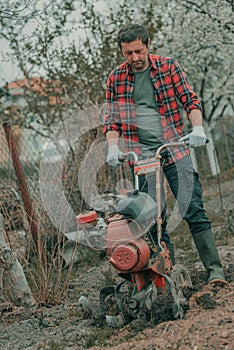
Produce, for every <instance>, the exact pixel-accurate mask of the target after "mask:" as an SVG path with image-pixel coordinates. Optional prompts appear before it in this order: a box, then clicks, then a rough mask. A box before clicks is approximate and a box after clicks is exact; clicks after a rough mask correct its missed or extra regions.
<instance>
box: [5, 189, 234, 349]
mask: <svg viewBox="0 0 234 350" xmlns="http://www.w3.org/2000/svg"><path fill="white" fill-rule="evenodd" d="M228 192H229V194H230V195H229V196H228ZM231 192H232V191H230V186H227V190H226V191H225V192H224V197H223V198H224V199H225V201H224V206H225V208H226V209H227V210H229V211H230V210H232V208H233V196H232V193H231ZM212 193H214V192H212ZM207 198H208V199H207V202H206V203H208V204H209V209H210V210H214V211H215V210H217V205H218V204H219V203H218V199H217V196H214V202H213V201H212V200H211V199H210V195H209V194H208V195H207ZM212 203H215V206H214V207H212ZM215 232H216V238H217V237H218V239H217V245H218V250H219V253H220V257H221V260H222V263H223V266H224V268H225V274H226V278H227V281H228V282H229V283H228V284H227V285H225V286H218V285H215V286H214V285H213V286H212V285H207V283H206V274H205V272H204V269H203V267H202V265H201V263H200V261H199V259H198V258H197V259H196V260H194V258H193V259H192V260H190V256H193V255H194V248H193V246H192V244H191V245H190V247H189V249H186V248H185V249H182V248H180V249H178V250H177V251H176V261H177V262H178V263H182V264H186V268H187V269H188V270H189V271H190V273H191V278H192V282H193V288H192V289H189V290H187V291H185V295H186V297H187V299H188V310H187V311H186V313H185V316H184V318H183V319H179V320H173V319H172V317H171V316H170V312H168V314H166V312H167V310H166V309H167V300H164V302H163V306H162V317H161V319H157V320H156V322H152V323H150V322H149V323H147V324H146V323H142V322H140V321H133V322H131V323H129V324H125V325H124V326H121V327H120V328H113V327H110V326H108V325H106V324H104V325H103V324H101V323H100V322H99V317H98V300H99V291H100V289H101V288H102V287H103V286H104V285H106V284H113V285H116V284H117V283H118V282H119V281H120V277H118V276H117V274H116V272H115V271H114V269H113V268H111V267H110V266H109V263H108V261H107V260H106V259H99V263H98V266H96V267H92V268H84V267H82V264H80V265H77V266H76V267H74V271H73V278H72V280H71V282H70V285H69V288H68V292H67V295H66V296H65V297H64V299H63V300H62V302H61V303H60V305H57V306H51V307H45V306H37V307H35V308H30V309H26V308H22V307H16V306H13V305H12V304H10V303H8V302H4V300H3V296H1V295H0V314H1V323H0V349H1V350H2V349H5V350H8V349H9V350H39V349H44V350H56V349H57V350H76V349H77V350H79V349H92V350H101V349H113V350H114V349H116V350H117V349H119V350H125V349H126V350H127V349H139V350H144V349H145V350H146V349H147V350H165V349H172V350H176V349H180V350H207V349H210V350H211V349H212V350H232V349H234V346H233V344H234V235H233V233H234V232H233V231H232V227H231V226H230V227H226V226H225V227H224V226H223V224H222V225H221V226H219V225H218V224H217V225H216V227H215ZM223 232H224V233H225V244H223V243H222V244H220V242H223V239H221V238H222V237H221V238H220V235H223ZM217 233H218V235H217ZM163 307H164V311H163ZM165 315H166V316H165ZM168 315H169V316H168Z"/></svg>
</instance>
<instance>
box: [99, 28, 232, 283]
mask: <svg viewBox="0 0 234 350" xmlns="http://www.w3.org/2000/svg"><path fill="white" fill-rule="evenodd" d="M149 44H150V39H149V37H148V34H147V31H146V30H145V29H144V28H143V27H142V26H140V25H137V24H133V25H127V26H125V27H123V28H122V29H121V30H120V31H119V33H118V45H119V47H120V50H121V52H122V54H123V56H124V58H125V62H123V63H122V64H121V65H120V66H118V67H117V68H116V69H114V70H113V71H112V72H111V73H110V75H109V77H108V80H107V89H106V102H107V113H106V116H105V125H104V130H103V131H104V134H105V135H106V138H107V141H108V147H109V149H108V155H107V162H108V163H109V164H110V165H112V166H117V165H118V164H119V159H118V157H119V155H121V153H122V152H121V151H120V149H119V138H120V136H121V135H122V136H123V139H124V144H125V151H126V152H129V151H134V152H136V153H137V154H138V155H139V158H140V159H144V158H146V157H149V156H152V154H155V152H156V150H157V149H158V147H159V146H161V145H162V144H163V143H168V142H177V141H179V140H185V139H186V138H187V136H185V131H184V125H183V121H182V117H181V115H180V111H179V109H180V107H181V106H182V107H183V109H184V110H185V112H186V114H187V117H188V119H189V121H190V123H191V125H192V132H191V133H190V134H189V146H190V147H198V146H202V145H204V144H205V143H206V135H205V133H204V129H203V126H202V111H201V105H200V102H199V100H198V98H197V96H196V94H195V92H194V91H193V90H192V88H191V86H190V85H189V83H188V81H187V79H186V76H185V74H184V72H183V71H182V69H181V67H180V65H179V64H178V62H176V61H175V60H174V59H172V58H168V57H162V56H158V55H152V54H150V53H149V51H148V47H149ZM162 168H163V173H164V175H165V176H166V178H167V181H168V183H169V186H170V188H171V190H172V192H173V194H174V196H175V197H176V198H177V202H178V206H179V210H180V213H181V215H182V217H183V219H184V220H186V222H187V223H188V226H189V229H190V232H191V234H192V237H193V239H194V242H195V245H196V247H197V250H198V253H199V256H200V258H201V261H202V263H203V265H204V267H205V269H206V271H207V274H208V282H214V281H223V282H224V283H225V276H224V272H223V268H222V264H221V261H220V258H219V255H218V251H217V248H216V244H215V240H214V235H213V233H212V230H211V223H210V220H209V219H208V217H207V215H206V211H205V209H204V207H203V202H202V188H201V184H200V182H199V176H198V173H197V172H195V170H194V169H193V165H192V161H191V157H190V151H189V148H188V147H187V146H181V147H180V146H178V147H177V148H171V149H170V150H168V152H167V153H166V154H164V158H163V161H162ZM154 179H155V176H152V175H151V176H150V175H149V176H148V177H147V176H146V179H145V180H146V182H147V191H148V193H149V194H150V195H151V196H152V197H153V196H154V195H153V191H152V190H151V188H153V189H155V182H154V181H155V180H154ZM153 198H154V197H153ZM165 226H166V224H165V223H164V230H163V231H164V233H163V235H164V237H163V239H164V238H166V240H168V243H167V242H166V243H167V244H168V245H170V238H169V236H168V235H167V232H166V229H165ZM169 250H170V247H169Z"/></svg>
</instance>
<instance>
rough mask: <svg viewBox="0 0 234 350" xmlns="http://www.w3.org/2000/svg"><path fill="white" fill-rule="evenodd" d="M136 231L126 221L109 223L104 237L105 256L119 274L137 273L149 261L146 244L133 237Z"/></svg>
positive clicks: (130, 222)
mask: <svg viewBox="0 0 234 350" xmlns="http://www.w3.org/2000/svg"><path fill="white" fill-rule="evenodd" d="M112 220H113V219H112ZM132 230H134V231H132ZM137 231H139V228H138V226H137V225H136V224H134V222H133V221H129V220H127V219H122V220H116V221H115V220H113V221H111V222H110V223H109V226H108V229H107V237H106V239H107V255H108V256H109V258H110V259H109V262H110V263H111V264H112V265H113V266H114V267H115V269H116V270H117V271H119V272H123V273H124V272H125V273H126V272H137V271H139V270H141V269H142V268H143V267H144V266H145V265H146V264H147V262H148V261H149V259H150V249H149V246H148V244H147V243H146V242H145V241H144V240H143V239H142V238H137V239H136V238H135V237H134V235H135V234H136V232H137ZM133 232H134V234H133Z"/></svg>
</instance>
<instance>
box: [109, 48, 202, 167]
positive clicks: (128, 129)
mask: <svg viewBox="0 0 234 350" xmlns="http://www.w3.org/2000/svg"><path fill="white" fill-rule="evenodd" d="M149 62H150V79H151V82H152V86H153V90H154V96H155V101H156V104H157V106H158V112H159V113H160V115H161V125H162V130H163V140H164V143H168V142H176V141H178V139H179V138H180V137H181V136H183V135H184V134H185V131H184V125H183V120H182V117H181V114H180V111H179V108H180V104H179V102H180V103H181V105H182V106H183V108H184V110H185V112H186V114H187V117H188V116H189V114H190V112H191V110H192V109H199V110H201V105H200V102H199V100H198V98H197V96H196V94H195V93H194V91H193V90H192V88H191V86H190V85H189V84H188V82H187V80H186V76H185V74H184V72H183V71H182V69H181V67H180V65H179V64H178V62H176V61H175V60H174V59H171V58H168V57H162V56H157V55H150V54H149ZM134 85H135V80H134V74H133V72H132V70H131V67H130V66H129V64H128V63H127V62H124V63H122V64H121V65H120V66H119V67H117V68H116V69H114V70H113V71H112V72H111V74H110V75H109V78H108V80H107V89H106V103H107V113H106V115H105V119H104V129H103V132H104V134H106V133H107V132H108V131H112V130H115V131H118V132H119V134H120V135H121V134H123V138H124V143H125V151H126V152H129V151H134V152H136V153H137V154H138V155H140V154H141V150H140V146H139V139H138V136H137V126H136V113H135V109H134V100H133V90H134ZM178 101H179V102H178ZM188 154H189V149H188V147H178V148H172V149H171V150H170V159H169V162H174V161H175V160H179V159H181V158H183V157H184V156H186V155H188ZM140 158H141V157H140Z"/></svg>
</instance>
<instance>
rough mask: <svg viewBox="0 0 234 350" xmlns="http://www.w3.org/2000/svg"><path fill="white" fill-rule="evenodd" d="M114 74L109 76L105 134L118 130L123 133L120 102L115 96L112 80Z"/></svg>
mask: <svg viewBox="0 0 234 350" xmlns="http://www.w3.org/2000/svg"><path fill="white" fill-rule="evenodd" d="M112 80H113V76H112V77H111V75H110V76H109V78H108V80H107V85H106V109H105V116H104V127H103V133H104V135H105V134H106V133H107V132H108V131H118V132H119V134H120V135H121V133H122V128H121V127H122V123H121V118H120V113H119V107H118V102H117V101H116V97H115V88H114V84H113V82H112Z"/></svg>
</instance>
